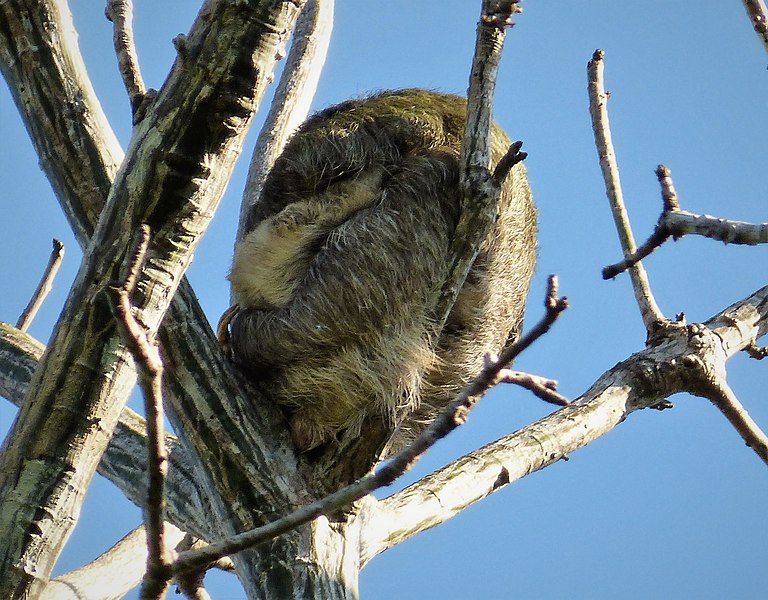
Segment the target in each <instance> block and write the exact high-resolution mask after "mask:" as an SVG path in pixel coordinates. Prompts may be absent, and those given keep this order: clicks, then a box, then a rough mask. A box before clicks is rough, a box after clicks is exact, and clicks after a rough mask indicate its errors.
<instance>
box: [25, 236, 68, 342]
mask: <svg viewBox="0 0 768 600" xmlns="http://www.w3.org/2000/svg"><path fill="white" fill-rule="evenodd" d="M62 260H64V244H62V243H61V242H60V241H59V240H57V239H54V240H53V250H52V251H51V256H50V258H49V259H48V265H47V266H46V267H45V272H44V273H43V277H42V278H41V279H40V283H39V284H38V286H37V289H36V290H35V293H34V294H32V298H31V299H30V301H29V304H27V307H26V308H25V309H24V311H23V312H22V313H21V316H20V317H19V320H18V321H17V323H16V327H17V328H18V329H20V330H21V331H26V330H27V329H28V328H29V326H30V324H31V323H32V321H33V320H34V318H35V316H36V315H37V311H38V310H40V307H41V306H42V305H43V302H44V301H45V299H46V297H47V296H48V294H50V293H51V289H52V288H53V280H54V279H55V278H56V273H58V271H59V267H60V266H61V261H62Z"/></svg>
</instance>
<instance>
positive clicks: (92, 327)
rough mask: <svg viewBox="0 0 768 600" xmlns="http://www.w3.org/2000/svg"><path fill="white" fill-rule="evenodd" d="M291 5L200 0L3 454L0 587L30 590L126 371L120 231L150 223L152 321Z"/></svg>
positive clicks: (264, 77)
mask: <svg viewBox="0 0 768 600" xmlns="http://www.w3.org/2000/svg"><path fill="white" fill-rule="evenodd" d="M6 4H7V3H6ZM297 11H298V8H297V6H296V5H295V4H294V3H293V2H287V1H286V2H279V1H277V0H273V1H272V2H269V1H267V0H263V1H262V2H260V3H256V4H254V5H247V6H246V5H241V4H239V3H237V4H230V3H219V2H209V3H207V4H206V5H205V6H204V7H203V9H202V15H201V16H200V17H199V18H198V20H197V21H196V22H195V24H194V25H193V29H192V32H191V34H190V36H189V38H188V40H187V42H186V44H185V51H184V53H183V55H182V56H181V57H180V58H179V59H178V60H177V61H176V63H175V65H174V68H173V70H172V72H171V74H170V75H169V77H168V79H167V80H166V82H165V84H164V86H163V89H162V90H161V91H160V94H159V95H158V98H157V101H156V102H155V104H154V106H153V107H152V109H151V110H150V112H149V114H148V115H147V117H146V118H145V119H144V120H143V121H142V122H141V124H140V125H139V126H138V127H137V128H136V129H135V131H134V137H133V141H132V144H131V152H130V153H129V155H128V156H126V159H125V161H124V163H123V166H122V168H121V170H120V174H119V177H118V179H116V181H115V182H114V184H113V186H112V188H111V191H110V196H109V199H108V202H107V205H106V207H105V209H104V211H103V212H102V214H101V216H100V219H99V225H98V226H97V228H96V230H95V232H94V235H93V238H92V240H91V245H90V246H89V250H88V252H87V253H86V255H85V257H84V261H83V264H82V266H81V269H80V271H79V273H78V276H77V278H76V279H75V283H74V286H73V289H72V292H71V294H70V296H69V298H68V300H67V303H66V305H65V307H64V311H63V313H62V317H61V319H60V321H59V324H58V327H57V329H56V331H55V333H54V335H53V338H52V342H51V344H50V351H49V352H48V353H47V354H46V355H45V356H44V357H43V361H42V363H41V365H40V368H39V369H38V372H37V373H36V377H35V379H34V380H33V383H32V386H31V389H30V391H29V394H28V401H27V402H25V404H24V406H23V407H22V410H21V412H20V413H19V416H18V418H17V420H16V422H15V424H14V427H13V430H12V434H11V436H10V439H11V442H10V444H9V445H7V446H6V448H5V451H4V453H3V455H2V458H1V460H0V530H2V531H3V532H4V534H6V542H7V543H6V545H5V547H4V548H3V549H2V550H0V582H2V583H0V590H2V592H1V593H0V595H11V593H13V594H19V593H25V592H27V591H28V593H31V594H33V595H34V594H35V593H37V591H38V590H39V589H42V587H43V586H44V584H45V581H46V580H47V578H48V576H49V574H50V571H51V569H52V567H53V564H54V562H55V560H56V558H57V557H58V554H59V553H60V551H61V548H62V547H63V544H64V541H65V540H66V538H67V536H68V534H69V532H70V530H71V527H72V524H73V523H74V522H75V521H76V520H77V513H78V512H79V509H80V505H81V503H82V491H83V490H84V488H85V487H87V485H88V483H89V481H90V478H91V477H92V475H93V473H94V472H95V468H96V465H97V464H98V461H99V458H100V456H101V454H102V453H103V451H104V449H105V448H106V445H107V442H108V440H109V438H110V437H111V435H112V431H113V429H114V427H115V425H116V423H117V418H118V416H119V414H120V412H121V410H122V408H123V407H124V404H125V401H126V399H127V396H128V392H129V390H130V388H131V387H132V385H133V382H134V380H135V373H134V371H133V369H132V368H127V367H126V365H127V364H128V361H127V358H128V357H127V355H126V352H125V350H124V349H123V348H121V347H120V345H119V342H118V340H117V335H116V331H115V325H114V323H113V322H111V319H110V317H109V315H108V311H107V310H106V306H105V303H104V301H103V299H102V297H101V293H102V290H103V289H104V288H105V287H106V286H107V284H108V282H109V280H110V279H112V278H113V277H114V269H115V266H116V265H119V264H121V263H122V262H123V258H124V256H125V254H126V252H127V247H128V243H129V240H128V238H129V236H130V232H132V230H133V229H134V228H135V227H136V225H138V224H139V223H141V222H146V223H148V224H149V225H150V226H152V227H153V229H154V230H155V231H156V232H157V233H156V237H155V240H154V242H153V245H152V248H151V250H150V252H149V256H148V261H147V264H146V266H145V268H144V269H143V272H142V275H141V277H140V280H139V284H138V290H139V292H140V293H139V298H137V299H136V305H137V306H138V307H139V312H138V315H137V316H138V318H139V319H140V320H141V321H142V322H143V324H144V325H145V327H147V328H148V330H149V331H155V330H156V328H157V327H158V325H159V323H160V320H161V319H162V317H163V316H164V314H165V312H166V310H167V308H168V304H169V302H170V298H172V297H173V294H174V293H175V291H176V287H177V286H178V282H179V281H180V280H181V276H182V275H183V273H184V270H185V268H186V266H187V265H188V264H189V258H190V256H191V254H192V252H193V251H194V249H195V246H196V244H197V242H198V241H199V239H200V236H201V235H202V233H203V232H204V231H205V228H206V226H207V224H208V222H209V220H210V218H211V216H212V215H213V212H214V211H215V208H216V206H217V204H218V201H219V199H220V198H221V194H222V193H223V190H224V187H225V185H226V182H227V180H228V177H229V175H230V172H231V169H232V168H233V167H234V164H233V163H234V158H235V157H236V155H237V153H238V152H239V150H240V147H241V145H242V141H243V138H244V135H245V132H246V131H247V128H248V125H249V123H250V120H251V117H252V116H253V112H254V109H255V107H256V106H257V104H258V102H259V100H260V99H261V97H262V95H263V92H264V89H265V87H266V85H267V83H268V79H269V74H270V73H271V72H272V70H273V68H274V63H275V60H276V53H275V47H276V45H278V44H280V43H281V42H283V41H284V39H283V38H284V37H285V36H287V35H288V32H289V31H290V29H291V25H292V23H293V20H294V19H295V17H296V13H297ZM275 31H280V32H284V33H283V36H280V35H275V34H274V32H275ZM20 35H21V34H20ZM235 67H236V69H237V71H238V73H237V77H233V76H232V73H231V70H232V69H234V68H235ZM157 132H165V134H164V135H163V136H160V137H158V136H157V135H156V134H157ZM62 390H63V391H64V393H62ZM94 422H95V423H97V424H98V426H97V427H93V426H92V423H94ZM28 465H35V469H30V468H27V467H28ZM73 492H74V493H73ZM47 515H52V516H53V517H54V518H52V519H51V518H47ZM32 557H34V559H33V558H32Z"/></svg>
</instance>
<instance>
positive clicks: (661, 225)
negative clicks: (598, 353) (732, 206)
mask: <svg viewBox="0 0 768 600" xmlns="http://www.w3.org/2000/svg"><path fill="white" fill-rule="evenodd" d="M656 176H657V177H658V178H659V183H660V185H661V195H662V199H663V203H664V208H663V210H662V213H661V216H660V217H659V221H658V222H657V223H656V227H655V228H654V230H653V233H652V234H651V235H650V237H649V238H648V239H647V240H646V242H645V243H644V244H643V245H642V246H640V247H639V248H637V249H636V250H635V252H633V253H631V254H629V255H625V257H624V260H623V261H621V262H618V263H616V264H614V265H609V266H607V267H605V268H604V269H603V279H611V278H612V277H615V276H616V275H618V274H619V273H622V272H624V271H626V270H627V269H629V268H631V267H632V266H634V265H636V264H637V263H638V262H639V261H641V260H642V259H643V258H645V257H646V256H648V255H649V254H650V253H651V252H653V251H654V250H655V249H656V248H658V247H659V246H661V245H662V244H663V243H664V242H665V241H667V240H668V239H669V238H670V237H671V238H673V239H675V240H677V239H679V238H681V237H683V236H684V235H686V234H694V235H701V236H704V237H708V238H711V239H714V240H719V241H721V242H723V243H725V244H746V245H750V246H754V245H756V244H765V243H768V223H761V224H752V223H744V222H742V221H729V220H726V219H718V218H716V217H710V216H709V215H697V214H694V213H690V212H687V211H684V210H680V204H679V202H678V199H677V192H676V191H675V188H674V185H673V183H672V176H671V174H670V171H669V169H668V168H667V167H665V166H664V165H659V166H658V168H657V169H656Z"/></svg>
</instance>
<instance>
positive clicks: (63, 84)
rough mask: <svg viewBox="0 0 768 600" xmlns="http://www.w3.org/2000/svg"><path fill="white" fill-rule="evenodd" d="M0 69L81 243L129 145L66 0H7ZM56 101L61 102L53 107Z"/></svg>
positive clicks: (2, 9)
mask: <svg viewBox="0 0 768 600" xmlns="http://www.w3.org/2000/svg"><path fill="white" fill-rule="evenodd" d="M0 21H2V22H3V23H4V24H5V26H4V27H1V28H0V71H2V74H3V77H4V78H5V80H6V81H7V82H8V88H9V89H10V91H11V95H12V96H13V99H14V102H15V103H16V107H17V108H18V109H19V112H20V113H21V115H22V117H23V119H24V125H25V126H26V128H27V132H28V133H29V137H30V138H31V140H32V144H33V145H34V147H35V150H36V152H37V155H38V157H39V158H40V166H41V168H42V169H43V171H45V174H46V175H47V176H48V180H49V181H50V182H51V185H52V186H53V189H54V191H55V192H56V197H57V198H58V199H59V202H60V203H61V204H62V208H63V209H64V213H65V215H66V216H67V218H68V219H69V222H70V225H71V226H72V230H73V231H74V233H75V237H76V238H77V241H78V243H79V244H80V245H81V246H82V247H85V246H86V245H87V243H88V239H89V238H90V236H91V234H92V233H93V228H94V226H95V225H96V221H97V220H98V218H99V214H100V213H101V210H102V208H103V207H104V201H105V200H106V197H107V193H108V192H109V188H110V186H111V185H112V180H113V179H114V176H115V174H116V173H117V168H118V166H119V165H120V163H121V162H122V160H123V151H122V149H121V148H120V144H119V142H118V141H117V138H116V137H115V134H114V133H113V131H112V129H111V128H110V126H109V123H108V122H107V118H106V117H105V116H104V112H103V111H102V109H101V105H100V104H99V101H98V99H97V98H96V94H95V92H94V91H93V86H92V85H91V82H90V80H89V78H88V73H87V72H86V69H85V63H84V62H83V57H82V56H81V54H80V51H79V49H78V46H77V32H76V31H75V27H74V24H73V23H72V15H71V13H70V11H69V7H68V6H67V4H66V2H62V1H54V0H9V1H7V2H2V3H0ZM50 106H55V107H56V110H46V109H45V107H50Z"/></svg>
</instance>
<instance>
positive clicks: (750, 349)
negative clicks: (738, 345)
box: [744, 342, 768, 360]
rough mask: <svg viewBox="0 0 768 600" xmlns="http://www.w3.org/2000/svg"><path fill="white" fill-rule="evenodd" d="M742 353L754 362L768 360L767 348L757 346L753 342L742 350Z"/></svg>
mask: <svg viewBox="0 0 768 600" xmlns="http://www.w3.org/2000/svg"><path fill="white" fill-rule="evenodd" d="M744 352H746V353H747V354H749V356H750V358H754V359H755V360H763V359H764V358H768V346H758V345H757V344H755V343H754V342H753V343H752V344H750V345H749V346H747V347H746V348H744Z"/></svg>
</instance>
